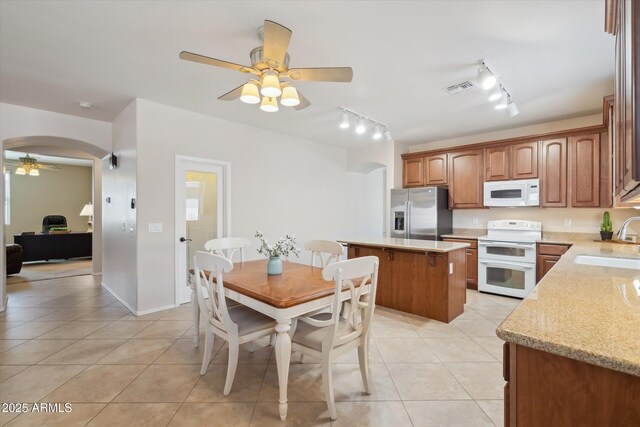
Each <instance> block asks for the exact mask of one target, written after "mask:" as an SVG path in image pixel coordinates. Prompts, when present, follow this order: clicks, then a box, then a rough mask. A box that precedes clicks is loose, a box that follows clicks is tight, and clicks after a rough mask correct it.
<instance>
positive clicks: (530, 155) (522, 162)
mask: <svg viewBox="0 0 640 427" xmlns="http://www.w3.org/2000/svg"><path fill="white" fill-rule="evenodd" d="M537 177H538V141H532V142H522V143H519V144H513V145H512V146H511V179H531V178H537Z"/></svg>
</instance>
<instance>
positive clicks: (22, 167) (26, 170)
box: [6, 154, 60, 176]
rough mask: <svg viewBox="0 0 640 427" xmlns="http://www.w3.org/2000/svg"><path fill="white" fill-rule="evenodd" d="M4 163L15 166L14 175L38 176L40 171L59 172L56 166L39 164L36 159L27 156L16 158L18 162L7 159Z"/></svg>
mask: <svg viewBox="0 0 640 427" xmlns="http://www.w3.org/2000/svg"><path fill="white" fill-rule="evenodd" d="M6 163H7V164H8V165H13V166H16V175H29V176H39V175H40V169H47V170H54V171H57V170H60V168H59V167H58V166H55V165H46V164H43V163H39V162H38V159H37V158H35V157H31V156H29V155H28V154H27V155H25V156H24V157H18V160H11V159H7V160H6Z"/></svg>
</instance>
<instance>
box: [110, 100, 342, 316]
mask: <svg viewBox="0 0 640 427" xmlns="http://www.w3.org/2000/svg"><path fill="white" fill-rule="evenodd" d="M137 114H138V119H137V135H138V137H137V140H138V145H137V147H138V153H137V154H138V170H137V175H138V191H137V193H138V252H137V254H138V306H137V309H138V310H139V311H147V310H151V309H153V308H157V307H163V306H166V305H169V304H172V303H173V302H174V298H175V297H174V292H175V285H174V257H175V242H176V236H175V232H174V221H175V218H174V216H175V215H174V202H175V201H174V190H173V189H174V186H175V181H174V179H175V177H174V164H175V156H176V155H186V156H194V157H202V158H207V159H213V160H219V161H226V162H230V163H231V233H232V235H234V236H240V237H246V238H249V239H251V241H252V242H254V246H253V247H252V248H250V249H249V250H248V251H247V258H249V259H252V258H258V257H259V255H258V254H257V253H256V252H255V239H254V237H253V236H254V234H255V231H256V230H262V231H263V232H264V233H265V235H266V236H267V237H269V238H270V239H272V240H273V239H277V238H278V237H280V236H283V235H285V234H287V233H290V234H295V235H296V236H297V238H298V242H299V244H300V246H302V245H303V244H304V242H305V241H307V240H310V239H337V238H340V237H343V236H345V235H347V234H350V233H351V232H352V227H353V218H354V217H353V212H354V211H353V207H352V204H353V200H352V198H351V194H350V188H351V187H352V184H351V180H352V174H351V173H350V172H349V171H348V170H347V153H346V150H345V149H341V148H337V147H330V146H325V145H320V144H317V143H313V142H310V141H307V140H303V139H299V138H293V137H289V136H285V135H281V134H277V133H273V132H267V131H263V130H260V129H256V128H252V127H248V126H242V125H238V124H236V123H232V122H228V121H225V120H220V119H216V118H213V117H209V116H205V115H200V114H196V113H192V112H189V111H185V110H181V109H178V108H173V107H169V106H166V105H161V104H157V103H154V102H150V101H146V100H138V102H137ZM114 133H115V128H114ZM151 222H159V223H162V224H163V229H164V232H163V233H153V234H149V233H147V227H148V224H149V223H151ZM308 261H309V256H308V254H306V253H303V256H302V257H301V259H300V260H299V262H308ZM105 271H106V268H105Z"/></svg>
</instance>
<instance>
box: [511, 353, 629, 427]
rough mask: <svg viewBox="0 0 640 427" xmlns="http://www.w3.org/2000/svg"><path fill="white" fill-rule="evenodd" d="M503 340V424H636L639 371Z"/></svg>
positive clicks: (590, 426) (584, 426)
mask: <svg viewBox="0 0 640 427" xmlns="http://www.w3.org/2000/svg"><path fill="white" fill-rule="evenodd" d="M504 345H505V351H504V359H503V368H504V377H505V378H504V379H505V380H506V381H507V384H506V386H505V388H504V391H505V396H504V397H505V400H504V410H505V426H507V427H517V426H526V427H538V426H540V427H549V426H553V427H564V426H567V427H569V426H571V427H574V426H580V427H601V426H637V425H640V377H637V376H634V375H630V374H626V373H623V372H619V371H614V370H612V369H607V368H603V367H600V366H596V365H592V364H590V363H585V362H581V361H579V360H574V359H569V358H566V357H563V356H558V355H555V354H551V353H547V352H544V351H540V350H536V349H533V348H530V347H525V346H521V345H517V344H514V343H505V344H504Z"/></svg>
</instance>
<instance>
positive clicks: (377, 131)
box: [371, 125, 382, 140]
mask: <svg viewBox="0 0 640 427" xmlns="http://www.w3.org/2000/svg"><path fill="white" fill-rule="evenodd" d="M371 137H372V138H373V139H375V140H378V139H380V138H382V129H380V125H376V126H375V127H374V128H373V135H371Z"/></svg>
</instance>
